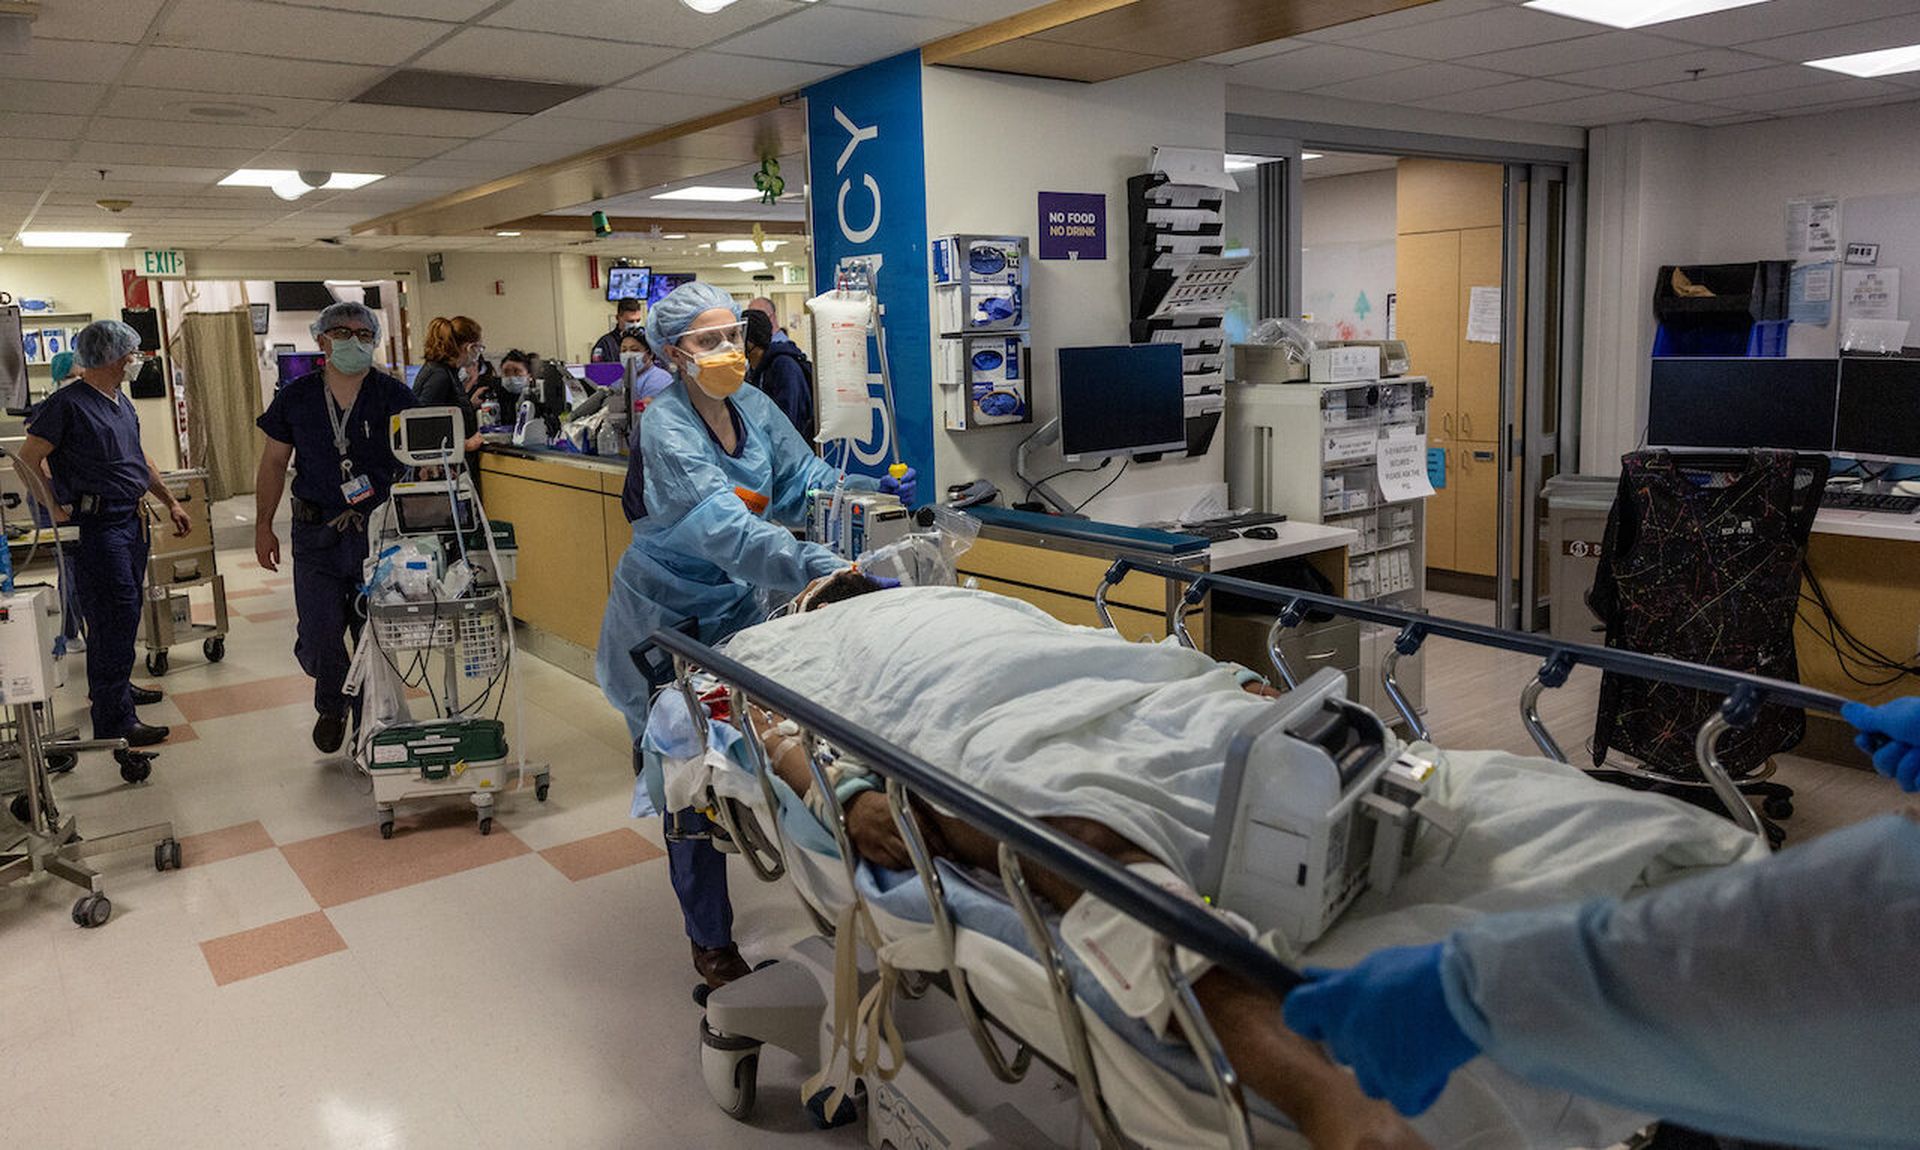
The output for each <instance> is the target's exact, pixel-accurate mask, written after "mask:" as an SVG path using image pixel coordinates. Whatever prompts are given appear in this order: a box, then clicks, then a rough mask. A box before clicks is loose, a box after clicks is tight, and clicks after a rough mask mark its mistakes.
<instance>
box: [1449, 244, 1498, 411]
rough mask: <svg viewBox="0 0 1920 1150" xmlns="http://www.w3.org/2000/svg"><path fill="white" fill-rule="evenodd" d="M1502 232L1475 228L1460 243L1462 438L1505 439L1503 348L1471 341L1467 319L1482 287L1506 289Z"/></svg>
mask: <svg viewBox="0 0 1920 1150" xmlns="http://www.w3.org/2000/svg"><path fill="white" fill-rule="evenodd" d="M1501 231H1502V229H1500V228H1472V229H1469V230H1466V231H1462V232H1460V233H1458V234H1459V237H1460V286H1459V296H1458V300H1459V307H1460V367H1459V372H1460V376H1459V378H1460V384H1459V389H1458V392H1457V394H1456V396H1455V399H1454V404H1453V411H1454V419H1455V421H1456V422H1455V426H1457V427H1458V428H1459V434H1458V435H1457V436H1456V438H1459V439H1466V440H1473V441H1477V442H1487V441H1492V440H1497V439H1499V438H1500V431H1499V428H1500V345H1499V344H1498V343H1480V342H1478V341H1475V340H1469V339H1468V338H1467V313H1468V309H1469V308H1471V307H1472V306H1473V305H1472V300H1473V289H1474V288H1476V287H1481V288H1493V289H1494V290H1496V291H1498V290H1499V288H1500V273H1501V262H1502V259H1501V255H1502V249H1501Z"/></svg>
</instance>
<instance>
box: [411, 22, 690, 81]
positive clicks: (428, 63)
mask: <svg viewBox="0 0 1920 1150" xmlns="http://www.w3.org/2000/svg"><path fill="white" fill-rule="evenodd" d="M675 54H676V53H675V51H674V50H673V49H671V48H660V47H655V46H652V45H647V44H623V43H614V42H611V41H606V40H589V39H585V38H584V37H580V36H555V35H551V34H549V33H546V32H521V31H516V30H514V29H510V28H467V29H465V30H463V31H461V32H458V33H456V34H455V35H454V36H453V38H452V39H450V40H448V41H447V42H446V43H444V44H441V45H439V46H438V47H436V48H434V49H433V51H431V52H428V53H427V54H426V55H424V56H422V57H420V59H419V60H417V61H415V64H414V66H415V67H420V68H437V69H441V70H443V71H453V72H461V73H467V74H476V73H477V74H480V75H486V76H514V77H520V78H523V79H528V80H552V79H555V78H564V79H566V80H568V81H570V82H578V83H583V84H590V83H602V84H611V83H613V82H614V81H616V80H622V79H625V78H626V77H628V76H631V75H633V74H634V73H635V72H641V71H645V70H646V69H648V68H651V67H653V66H654V65H655V64H659V63H662V62H663V61H666V60H668V59H671V58H672V57H673V56H674V55H675ZM475 82H476V83H485V82H486V81H485V80H476V81H475Z"/></svg>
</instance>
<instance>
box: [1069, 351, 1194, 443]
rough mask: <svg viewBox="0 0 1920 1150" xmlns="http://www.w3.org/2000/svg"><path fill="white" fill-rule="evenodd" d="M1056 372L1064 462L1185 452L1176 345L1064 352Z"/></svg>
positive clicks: (1182, 391) (1183, 403)
mask: <svg viewBox="0 0 1920 1150" xmlns="http://www.w3.org/2000/svg"><path fill="white" fill-rule="evenodd" d="M1059 369H1060V370H1059V392H1060V451H1061V453H1062V454H1064V455H1065V456H1066V457H1067V458H1068V459H1069V460H1073V459H1078V458H1080V457H1082V456H1089V455H1091V456H1104V455H1155V454H1158V453H1160V452H1165V451H1185V450H1186V448H1187V419H1186V392H1185V386H1184V384H1183V383H1182V380H1181V370H1180V345H1179V344H1177V343H1141V344H1131V345H1128V344H1120V345H1118V346H1114V347H1063V348H1061V349H1060V358H1059Z"/></svg>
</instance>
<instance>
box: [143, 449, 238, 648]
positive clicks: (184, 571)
mask: <svg viewBox="0 0 1920 1150" xmlns="http://www.w3.org/2000/svg"><path fill="white" fill-rule="evenodd" d="M161 478H162V479H163V480H165V481H166V485H167V490H168V491H171V492H172V493H173V497H174V498H175V499H178V500H179V501H180V506H182V507H184V508H186V509H187V514H188V516H189V517H190V518H191V519H192V520H193V527H192V528H191V529H190V530H189V531H188V532H187V533H186V534H185V535H175V534H174V533H173V523H172V521H171V520H169V519H168V518H167V516H166V514H165V513H164V512H163V511H162V510H161V509H160V508H158V507H156V506H155V505H154V504H153V503H152V502H151V501H145V502H143V503H142V508H143V510H144V511H145V513H146V516H147V527H148V536H149V539H150V543H149V545H148V550H147V588H146V603H145V610H144V611H143V612H142V618H141V631H142V633H143V634H144V636H145V638H146V647H147V673H148V674H150V675H156V676H157V675H164V674H166V673H167V663H168V651H169V649H170V648H173V647H177V646H179V645H180V644H182V643H191V642H193V641H194V640H195V639H198V640H200V653H201V654H203V655H205V656H206V658H207V662H209V663H218V662H219V661H220V660H222V659H224V658H226V657H227V583H226V580H225V579H222V578H221V577H220V571H219V568H218V566H217V564H216V562H215V560H214V547H213V500H212V499H211V498H210V497H209V495H208V488H207V473H206V472H205V471H201V470H193V471H169V472H166V473H165V474H164V475H162V476H161ZM202 588H204V589H206V591H207V593H208V594H210V595H211V596H212V598H213V622H211V623H196V622H194V621H193V598H192V593H193V592H195V591H198V590H201V589H202Z"/></svg>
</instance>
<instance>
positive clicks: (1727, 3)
mask: <svg viewBox="0 0 1920 1150" xmlns="http://www.w3.org/2000/svg"><path fill="white" fill-rule="evenodd" d="M1766 2H1767V0H1527V3H1526V6H1527V7H1528V8H1532V9H1534V10H1535V11H1538V12H1551V13H1552V14H1553V15H1555V16H1569V17H1572V18H1573V19H1575V20H1585V21H1587V22H1588V23H1590V24H1605V25H1607V26H1608V27H1609V28H1644V27H1646V26H1647V25H1649V24H1665V23H1666V22H1667V21H1669V20H1685V19H1687V18H1688V17H1690V16H1705V15H1706V14H1707V13H1709V12H1725V11H1726V10H1727V9H1729V8H1746V7H1749V6H1751V5H1754V4H1765V3H1766Z"/></svg>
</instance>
